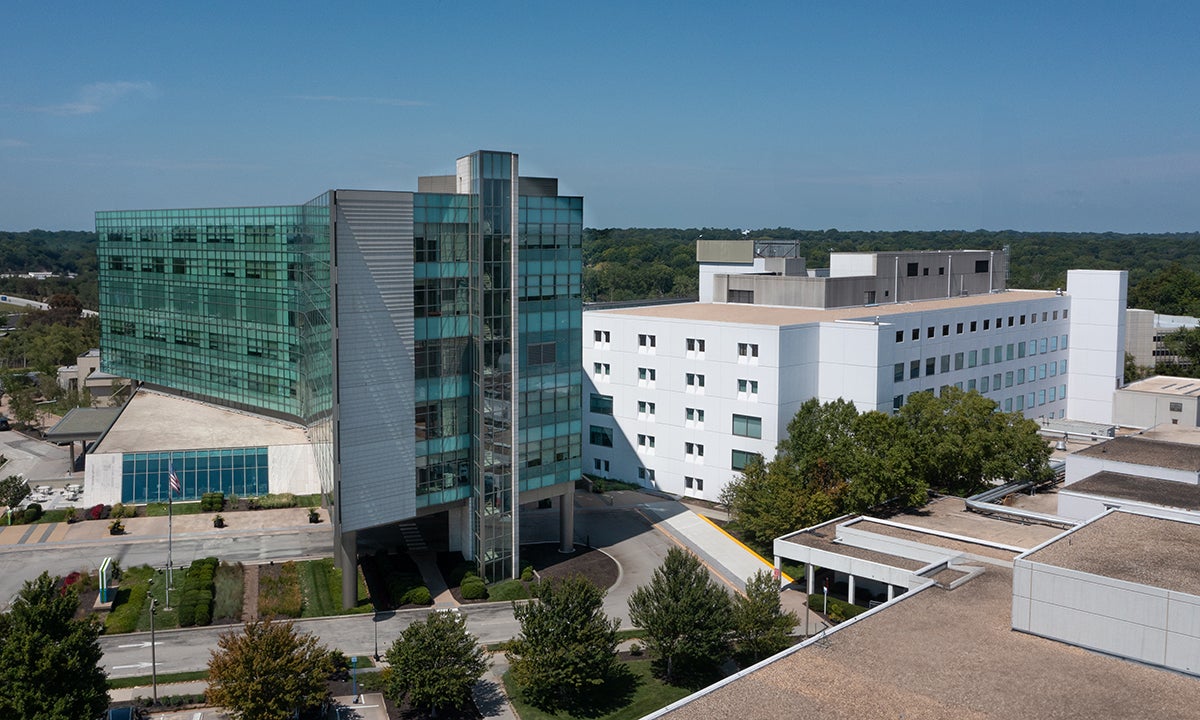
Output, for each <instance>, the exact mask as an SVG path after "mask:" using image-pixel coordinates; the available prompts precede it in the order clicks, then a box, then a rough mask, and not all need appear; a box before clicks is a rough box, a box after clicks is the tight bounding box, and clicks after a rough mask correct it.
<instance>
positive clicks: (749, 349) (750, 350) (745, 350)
mask: <svg viewBox="0 0 1200 720" xmlns="http://www.w3.org/2000/svg"><path fill="white" fill-rule="evenodd" d="M738 357H744V358H756V357H758V345H757V344H756V343H738Z"/></svg>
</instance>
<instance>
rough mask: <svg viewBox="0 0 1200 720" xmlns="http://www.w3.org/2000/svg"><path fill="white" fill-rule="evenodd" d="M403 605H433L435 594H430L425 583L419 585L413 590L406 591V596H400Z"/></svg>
mask: <svg viewBox="0 0 1200 720" xmlns="http://www.w3.org/2000/svg"><path fill="white" fill-rule="evenodd" d="M400 604H401V605H432V604H433V596H432V595H430V594H429V588H427V587H425V586H424V585H419V586H417V587H415V588H413V589H412V590H409V591H408V592H406V593H404V597H402V598H400Z"/></svg>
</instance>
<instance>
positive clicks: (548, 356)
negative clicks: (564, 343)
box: [528, 342, 558, 365]
mask: <svg viewBox="0 0 1200 720" xmlns="http://www.w3.org/2000/svg"><path fill="white" fill-rule="evenodd" d="M557 348H558V345H557V344H556V343H552V342H544V343H534V344H532V345H530V346H529V353H528V354H529V364H530V365H553V364H554V363H555V362H557V361H558V349H557Z"/></svg>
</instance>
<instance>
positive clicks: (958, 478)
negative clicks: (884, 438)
mask: <svg viewBox="0 0 1200 720" xmlns="http://www.w3.org/2000/svg"><path fill="white" fill-rule="evenodd" d="M899 417H900V418H901V420H902V421H903V422H904V423H905V424H907V425H908V428H909V431H910V432H911V437H912V439H913V443H914V449H915V450H916V456H917V457H919V458H921V463H920V465H919V466H917V468H916V470H917V472H918V473H920V474H921V475H922V476H923V477H924V478H925V481H926V483H927V484H928V486H929V487H931V488H935V489H938V490H941V491H943V492H946V493H950V494H953V495H970V494H972V493H976V492H979V491H980V490H983V489H984V488H986V487H987V486H988V484H989V483H990V482H991V481H993V480H1033V481H1035V482H1041V481H1045V480H1047V479H1049V478H1050V476H1051V473H1050V468H1049V465H1048V461H1049V459H1050V452H1051V450H1050V446H1049V445H1047V444H1046V442H1045V441H1044V440H1043V439H1042V438H1041V436H1039V435H1038V424H1037V422H1035V421H1033V420H1027V419H1026V418H1025V417H1024V416H1023V415H1021V413H1003V412H997V411H996V403H995V402H994V401H992V400H989V399H988V398H985V397H983V396H982V395H980V394H979V393H977V392H964V391H962V390H959V389H958V388H955V387H948V388H945V389H943V390H942V393H941V395H940V396H935V395H934V394H933V393H928V392H921V393H913V394H912V395H910V396H909V399H908V402H907V403H905V405H904V407H902V408H900V413H899Z"/></svg>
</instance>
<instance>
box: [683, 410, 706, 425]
mask: <svg viewBox="0 0 1200 720" xmlns="http://www.w3.org/2000/svg"><path fill="white" fill-rule="evenodd" d="M684 417H686V418H687V422H688V423H695V424H698V425H703V424H704V411H703V410H701V409H700V408H687V409H685V410H684Z"/></svg>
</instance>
